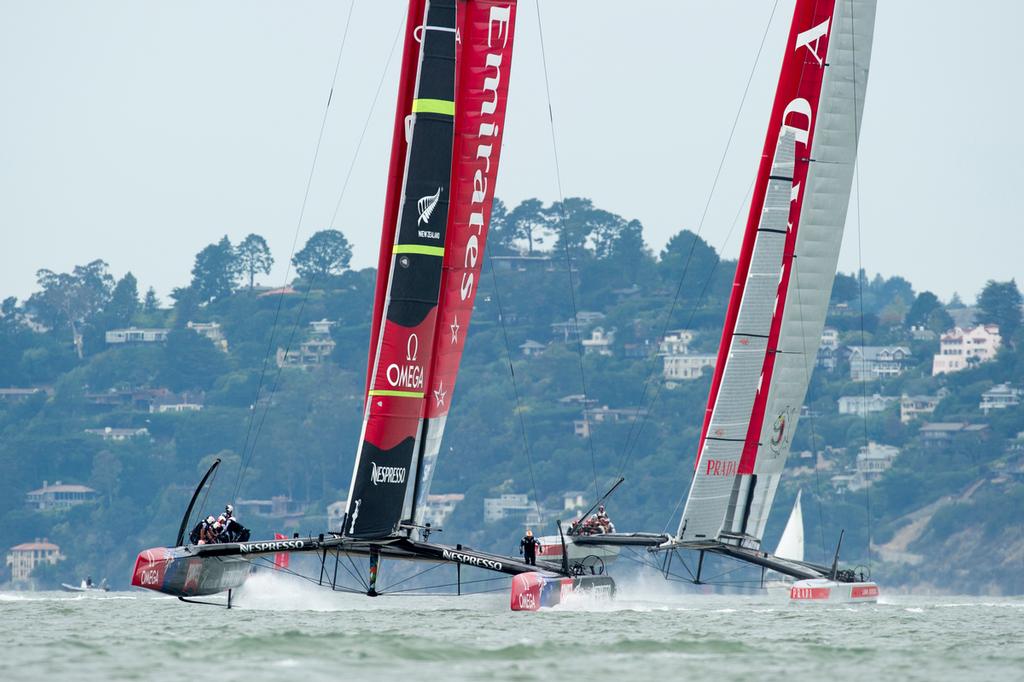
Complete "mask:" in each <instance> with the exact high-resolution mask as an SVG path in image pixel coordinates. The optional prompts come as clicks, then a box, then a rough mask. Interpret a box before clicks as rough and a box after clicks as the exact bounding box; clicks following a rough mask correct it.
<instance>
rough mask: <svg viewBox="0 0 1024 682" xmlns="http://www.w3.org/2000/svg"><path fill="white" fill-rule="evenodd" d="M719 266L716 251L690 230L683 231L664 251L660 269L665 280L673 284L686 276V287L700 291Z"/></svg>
mask: <svg viewBox="0 0 1024 682" xmlns="http://www.w3.org/2000/svg"><path fill="white" fill-rule="evenodd" d="M717 265H718V254H717V253H716V252H715V249H714V248H713V247H712V246H711V245H710V244H708V243H707V242H706V241H704V240H703V239H701V238H700V237H698V236H697V235H696V234H695V233H693V232H691V231H690V230H682V231H681V232H678V233H676V234H675V235H674V236H673V237H672V238H671V239H669V240H668V244H666V245H665V248H664V249H662V251H661V262H660V263H659V266H658V269H659V270H660V272H661V276H662V278H663V279H665V280H666V281H668V282H673V283H675V282H678V281H679V280H680V279H682V278H683V276H684V274H685V276H686V285H689V287H696V291H700V289H701V288H702V287H703V285H704V283H705V282H707V281H708V279H710V278H711V274H712V272H713V271H714V269H715V267H717ZM696 291H695V293H696Z"/></svg>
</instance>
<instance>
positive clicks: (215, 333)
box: [186, 320, 228, 353]
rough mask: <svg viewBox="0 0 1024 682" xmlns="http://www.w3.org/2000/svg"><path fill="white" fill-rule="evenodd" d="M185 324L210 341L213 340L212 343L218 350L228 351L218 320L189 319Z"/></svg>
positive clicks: (226, 341) (225, 338)
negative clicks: (200, 320)
mask: <svg viewBox="0 0 1024 682" xmlns="http://www.w3.org/2000/svg"><path fill="white" fill-rule="evenodd" d="M186 326H187V327H188V328H189V329H191V330H192V331H194V332H195V333H196V334H199V335H200V336H205V337H206V338H208V339H210V341H213V345H215V346H216V347H217V348H218V350H222V351H224V352H225V353H227V352H228V340H227V337H225V336H224V330H223V329H221V326H220V322H192V321H191V320H190V321H189V322H188V323H187V325H186Z"/></svg>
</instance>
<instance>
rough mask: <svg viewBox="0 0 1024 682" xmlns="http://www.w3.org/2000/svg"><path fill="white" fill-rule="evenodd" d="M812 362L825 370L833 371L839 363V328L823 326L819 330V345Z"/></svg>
mask: <svg viewBox="0 0 1024 682" xmlns="http://www.w3.org/2000/svg"><path fill="white" fill-rule="evenodd" d="M814 364H815V365H816V366H817V367H819V368H821V369H823V370H825V371H826V372H834V371H835V369H836V367H837V366H838V365H839V330H838V329H833V328H831V327H825V328H824V329H822V330H821V345H819V346H818V354H817V356H816V357H815V361H814Z"/></svg>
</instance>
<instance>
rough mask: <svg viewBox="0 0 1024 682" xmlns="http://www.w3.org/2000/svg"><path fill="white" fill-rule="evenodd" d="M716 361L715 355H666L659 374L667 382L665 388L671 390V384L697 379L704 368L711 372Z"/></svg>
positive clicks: (701, 374) (702, 373)
mask: <svg viewBox="0 0 1024 682" xmlns="http://www.w3.org/2000/svg"><path fill="white" fill-rule="evenodd" d="M717 361H718V357H717V356H715V355H697V354H693V355H666V356H665V357H664V358H663V362H664V366H663V367H662V370H661V372H662V376H664V377H665V381H666V382H668V383H666V386H668V387H669V388H672V382H675V381H692V380H694V379H699V378H700V377H702V376H703V375H704V370H705V369H706V368H710V369H711V370H712V371H713V370H714V369H715V363H716V362H717Z"/></svg>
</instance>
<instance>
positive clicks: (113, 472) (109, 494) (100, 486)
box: [89, 450, 124, 505]
mask: <svg viewBox="0 0 1024 682" xmlns="http://www.w3.org/2000/svg"><path fill="white" fill-rule="evenodd" d="M123 469H124V467H123V466H122V465H121V460H120V459H118V457H117V455H115V454H114V453H112V452H110V450H100V451H99V452H97V453H96V456H95V457H93V459H92V474H91V475H90V476H89V484H90V485H91V486H92V487H93V488H95V489H96V490H97V492H99V493H100V495H102V496H103V498H104V499H105V501H106V503H107V505H110V504H113V502H114V497H116V496H117V493H118V491H119V490H120V488H121V472H122V471H123Z"/></svg>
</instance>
